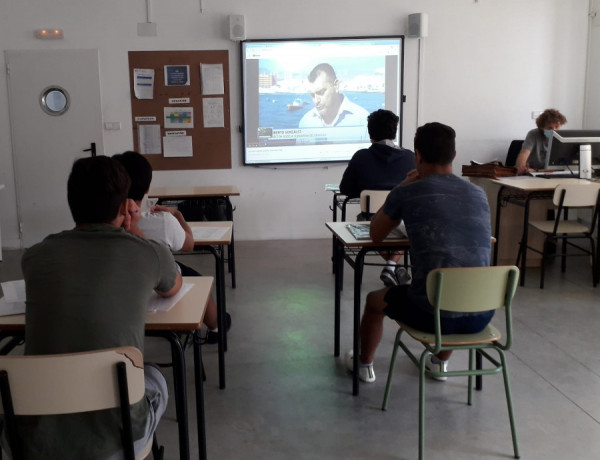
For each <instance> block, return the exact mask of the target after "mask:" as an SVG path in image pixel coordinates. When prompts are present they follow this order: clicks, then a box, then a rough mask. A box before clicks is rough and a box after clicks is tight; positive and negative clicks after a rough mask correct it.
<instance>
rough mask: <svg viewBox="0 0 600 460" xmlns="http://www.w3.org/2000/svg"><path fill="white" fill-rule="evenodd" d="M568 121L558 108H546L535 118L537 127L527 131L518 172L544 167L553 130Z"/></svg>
mask: <svg viewBox="0 0 600 460" xmlns="http://www.w3.org/2000/svg"><path fill="white" fill-rule="evenodd" d="M566 122H567V119H566V118H565V116H564V115H563V114H562V113H560V112H559V111H558V110H556V109H546V110H544V111H543V112H542V113H541V114H540V116H538V117H537V118H536V119H535V124H536V125H537V128H535V129H532V130H531V131H529V132H528V133H527V136H526V137H525V141H524V142H523V147H522V149H521V152H520V153H519V156H518V157H517V164H516V166H517V174H519V175H522V174H527V173H528V172H529V171H530V170H532V169H542V168H544V166H545V165H546V154H547V153H548V143H549V140H550V138H551V137H552V131H554V130H557V129H560V128H561V127H562V125H564V124H565V123H566Z"/></svg>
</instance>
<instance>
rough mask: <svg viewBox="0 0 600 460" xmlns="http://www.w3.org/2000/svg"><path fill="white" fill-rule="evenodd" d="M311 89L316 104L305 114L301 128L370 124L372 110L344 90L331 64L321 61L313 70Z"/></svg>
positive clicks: (299, 126)
mask: <svg viewBox="0 0 600 460" xmlns="http://www.w3.org/2000/svg"><path fill="white" fill-rule="evenodd" d="M308 91H309V93H310V95H311V97H312V100H313V103H314V104H315V107H314V108H313V109H311V110H310V111H309V112H307V113H306V114H305V115H304V116H303V117H302V119H301V120H300V123H299V124H298V128H322V127H324V126H326V127H331V126H364V125H365V124H366V121H367V117H368V116H369V112H368V111H367V110H365V109H364V108H362V107H361V106H359V105H357V104H355V103H354V102H351V101H350V100H349V99H348V98H347V97H345V96H344V95H343V94H342V93H340V81H339V80H338V78H337V76H336V74H335V70H333V67H331V65H329V64H327V63H321V64H318V65H317V66H316V67H315V68H314V69H312V70H311V72H310V73H309V74H308Z"/></svg>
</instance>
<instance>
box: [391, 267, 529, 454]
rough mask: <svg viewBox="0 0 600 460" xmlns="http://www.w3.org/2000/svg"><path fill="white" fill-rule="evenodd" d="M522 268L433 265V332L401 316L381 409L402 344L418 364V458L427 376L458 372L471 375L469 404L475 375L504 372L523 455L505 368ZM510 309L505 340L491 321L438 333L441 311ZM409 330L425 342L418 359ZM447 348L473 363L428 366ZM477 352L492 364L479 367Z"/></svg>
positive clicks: (430, 292) (456, 374)
mask: <svg viewBox="0 0 600 460" xmlns="http://www.w3.org/2000/svg"><path fill="white" fill-rule="evenodd" d="M518 279H519V269H518V268H517V267H514V266H507V267H502V266H501V267H468V268H440V269H436V270H432V271H431V272H430V273H429V275H428V276H427V297H428V299H429V302H430V303H431V305H433V307H434V310H435V333H433V334H430V333H425V332H422V331H419V330H416V329H414V328H411V327H409V326H407V325H405V324H403V323H401V322H400V321H398V324H399V325H400V329H399V331H398V333H397V334H396V339H395V342H394V351H393V353H392V359H391V362H390V370H389V373H388V379H387V384H386V387H385V394H384V397H383V404H382V407H381V409H382V410H386V408H387V403H388V399H389V396H390V389H391V384H392V376H393V373H394V372H393V371H394V363H395V361H396V354H397V352H398V347H401V348H402V349H403V350H404V352H405V353H406V354H407V355H408V357H409V358H410V359H411V360H412V361H413V362H414V363H415V365H416V366H417V367H418V368H419V459H420V460H421V459H423V452H424V447H425V377H426V376H431V377H442V376H446V377H459V376H468V398H467V402H468V404H469V405H471V401H472V393H473V376H478V375H489V374H498V373H500V372H502V374H503V376H504V389H505V392H506V402H507V404H508V416H509V419H510V429H511V434H512V441H513V449H514V456H515V458H519V446H518V442H517V434H516V430H515V422H514V416H513V409H512V398H511V392H510V383H509V380H508V371H507V369H506V358H505V355H504V351H506V350H508V349H510V347H511V344H512V312H511V306H512V299H513V296H514V294H515V290H516V288H517V281H518ZM501 307H505V309H506V339H505V342H504V344H501V343H500V342H499V340H500V338H501V333H500V331H499V330H498V329H496V328H495V327H494V326H492V325H491V324H489V325H488V326H487V327H486V328H485V329H484V330H483V331H481V332H479V333H477V334H452V335H442V334H441V332H440V330H441V329H440V310H447V311H455V312H470V313H473V312H479V311H486V310H496V309H498V308H501ZM404 331H406V332H407V333H408V335H410V336H411V337H412V338H414V339H415V340H418V341H419V342H421V343H422V344H423V345H424V346H425V350H424V351H423V353H421V356H420V358H417V357H416V356H415V355H414V354H413V353H412V352H411V351H410V350H409V349H408V347H407V346H406V345H405V344H404V343H403V342H402V340H401V335H402V332H404ZM490 349H493V350H496V352H498V355H499V358H500V360H498V359H496V357H494V356H492V355H490V354H489V353H488V352H487V351H486V350H490ZM445 350H469V368H468V369H464V370H452V371H446V372H437V371H429V370H427V369H426V368H425V360H426V358H427V357H428V355H429V354H432V353H433V354H438V353H439V352H441V351H445ZM475 352H477V353H479V354H480V355H481V356H482V357H484V358H486V360H487V362H489V363H490V364H491V365H492V366H493V367H490V366H489V365H487V366H485V365H484V366H483V368H482V369H477V368H476V366H475Z"/></svg>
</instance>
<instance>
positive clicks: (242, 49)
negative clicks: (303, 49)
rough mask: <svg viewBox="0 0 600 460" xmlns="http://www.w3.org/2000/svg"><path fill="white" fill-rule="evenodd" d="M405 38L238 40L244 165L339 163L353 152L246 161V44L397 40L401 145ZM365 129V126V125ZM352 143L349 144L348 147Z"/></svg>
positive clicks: (391, 36) (345, 161)
mask: <svg viewBox="0 0 600 460" xmlns="http://www.w3.org/2000/svg"><path fill="white" fill-rule="evenodd" d="M405 38H406V36H405V35H403V34H395V35H364V36H342V37H300V38H253V39H247V40H242V41H240V71H241V97H242V100H241V105H242V124H241V125H240V132H241V133H242V142H243V145H242V159H243V164H244V166H257V167H259V166H271V165H273V166H277V165H289V166H294V165H311V164H314V165H324V164H340V163H347V162H348V161H349V160H350V158H351V157H352V155H353V154H354V152H352V153H351V154H349V156H348V158H347V159H342V160H311V161H281V162H272V161H264V162H260V161H251V162H249V161H248V152H247V146H248V143H247V134H246V118H247V107H246V105H247V104H246V103H247V94H246V91H245V88H246V78H247V77H246V62H245V54H246V53H245V47H246V45H247V44H257V43H289V42H319V41H325V42H328V41H330V42H335V41H344V40H359V41H360V40H364V41H366V40H390V39H393V40H398V41H399V46H400V56H399V58H400V62H399V73H400V74H399V78H398V85H399V87H398V88H397V92H398V101H397V103H398V110H397V113H396V115H397V116H398V117H399V121H398V132H397V136H398V137H397V138H398V145H400V146H401V145H402V131H403V124H404V123H403V122H404V103H405V102H406V95H405V94H404V55H405V43H404V42H405ZM365 129H366V127H365ZM351 145H352V144H349V148H350V149H352V147H350V146H351Z"/></svg>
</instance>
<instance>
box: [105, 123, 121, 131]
mask: <svg viewBox="0 0 600 460" xmlns="http://www.w3.org/2000/svg"><path fill="white" fill-rule="evenodd" d="M104 129H105V130H106V131H109V130H115V131H119V130H120V129H121V122H120V121H105V122H104Z"/></svg>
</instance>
